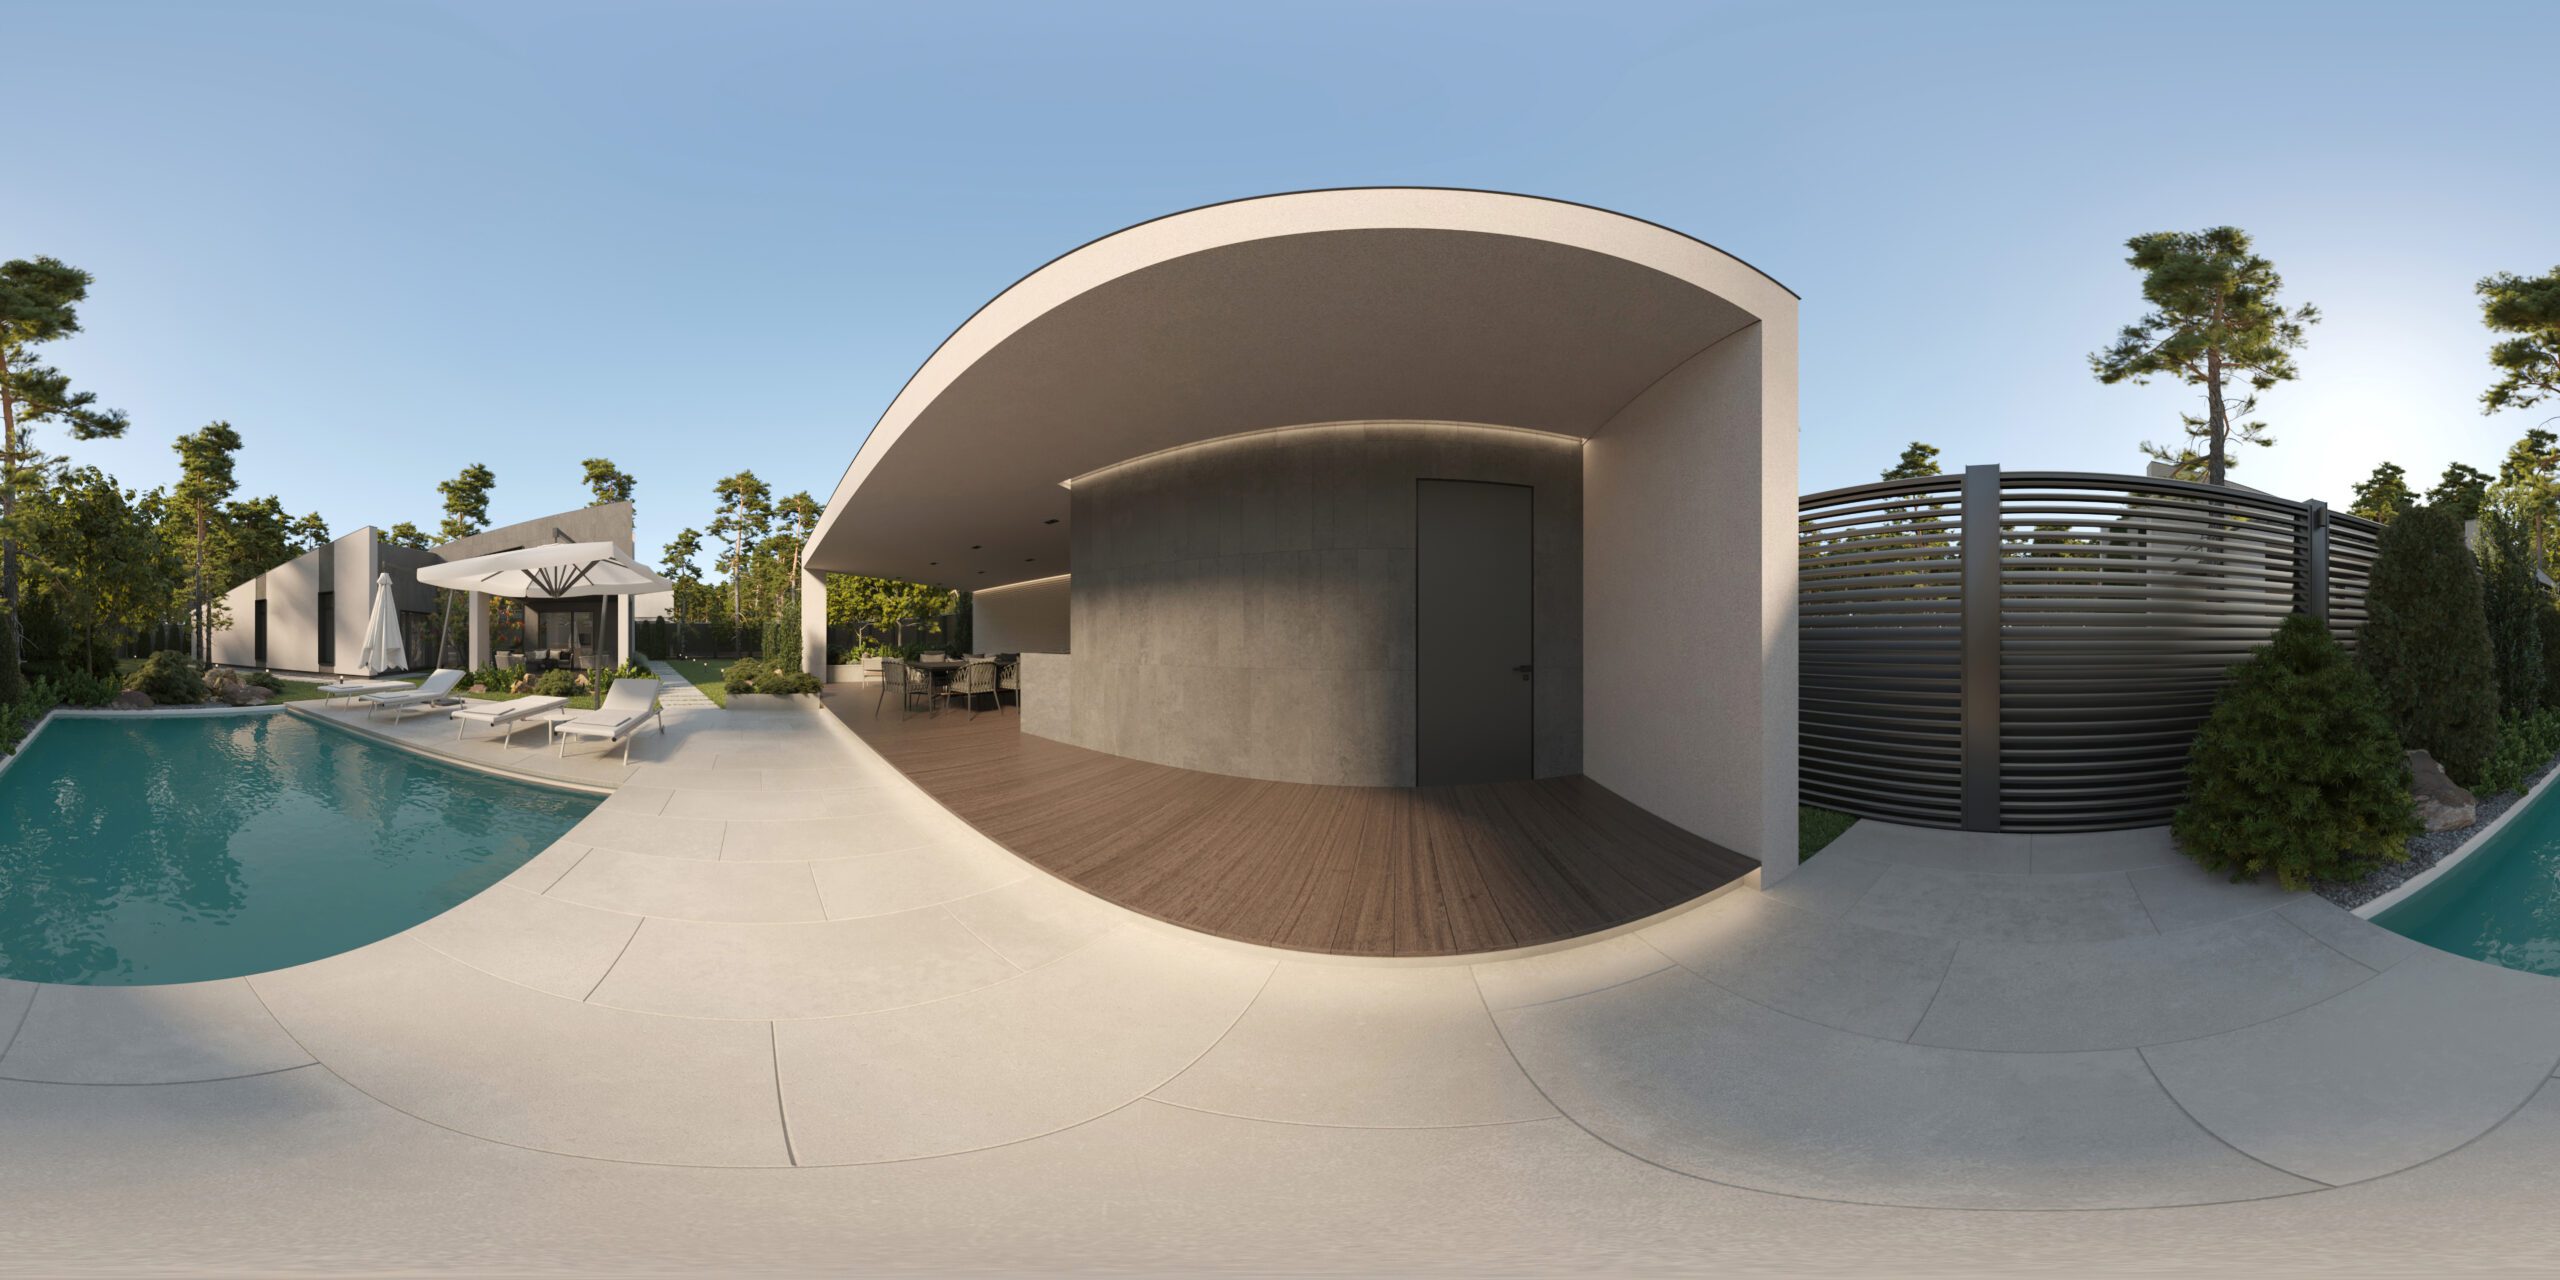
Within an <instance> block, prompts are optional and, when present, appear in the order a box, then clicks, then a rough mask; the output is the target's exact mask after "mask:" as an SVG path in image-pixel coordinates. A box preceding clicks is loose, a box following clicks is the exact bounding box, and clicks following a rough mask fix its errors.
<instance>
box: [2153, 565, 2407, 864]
mask: <svg viewBox="0 0 2560 1280" xmlns="http://www.w3.org/2000/svg"><path fill="white" fill-rule="evenodd" d="M2393 527H2394V528H2398V527H2399V525H2397V524H2395V525H2394V526H2393ZM2170 829H2171V831H2172V832H2174V833H2175V834H2176V836H2177V838H2178V843H2179V845H2180V846H2181V847H2183V848H2184V849H2185V850H2186V851H2187V854H2188V856H2190V857H2192V858H2194V859H2195V860H2196V861H2197V862H2198V863H2201V864H2202V865H2203V866H2204V867H2205V869H2206V870H2209V871H2224V870H2227V871H2229V872H2231V878H2232V879H2234V880H2248V879H2254V878H2256V877H2257V876H2259V875H2261V874H2265V873H2270V872H2271V873H2273V874H2274V875H2275V877H2276V880H2277V882H2278V883H2280V884H2282V885H2283V886H2284V887H2285V888H2287V889H2300V888H2303V887H2304V886H2306V885H2308V884H2309V883H2311V882H2312V881H2314V880H2353V879H2358V878H2361V877H2362V876H2363V875H2364V874H2365V873H2366V872H2369V871H2371V870H2372V869H2373V868H2374V867H2376V866H2378V865H2380V864H2381V863H2384V862H2390V861H2398V860H2399V859H2401V858H2403V857H2406V856H2407V843H2408V838H2409V837H2410V836H2413V835H2416V834H2417V833H2418V820H2417V816H2416V813H2415V812H2414V811H2413V809H2412V808H2411V806H2410V803H2409V766H2408V762H2407V760H2406V758H2405V757H2404V756H2403V755H2402V753H2401V749H2400V744H2399V742H2398V740H2397V739H2396V737H2395V736H2394V734H2393V733H2392V727H2391V720H2390V718H2389V717H2388V716H2387V715H2385V714H2384V712H2383V707H2382V699H2381V696H2380V694H2379V693H2378V692H2377V691H2376V690H2375V688H2374V683H2373V680H2372V678H2371V677H2369V676H2367V675H2366V674H2365V673H2364V672H2363V671H2361V670H2359V669H2358V668H2357V666H2356V664H2355V663H2354V662H2352V661H2350V660H2349V659H2348V657H2347V653H2346V650H2344V649H2342V648H2340V647H2339V645H2338V642H2337V641H2336V640H2335V639H2332V638H2331V637H2330V635H2329V629H2328V628H2327V627H2324V626H2322V625H2320V624H2319V623H2317V622H2314V621H2312V620H2311V619H2310V618H2307V617H2305V616H2303V615H2301V614H2298V613H2297V614H2295V615H2293V616H2292V617H2290V618H2287V619H2285V622H2284V625H2283V626H2282V627H2280V628H2278V629H2277V631H2276V635H2275V639H2274V641H2273V642H2271V643H2269V644H2267V645H2264V646H2262V647H2260V648H2259V649H2257V650H2256V651H2255V652H2253V653H2252V654H2250V656H2249V660H2248V661H2246V662H2243V663H2241V664H2240V665H2239V666H2237V667H2234V668H2232V670H2231V679H2230V682H2229V683H2228V684H2226V685H2224V686H2223V689H2222V694H2221V696H2220V697H2218V698H2216V699H2215V700H2214V704H2213V713H2212V714H2211V715H2209V716H2207V717H2206V718H2205V722H2204V728H2203V729H2202V730H2200V731H2199V732H2198V733H2197V734H2196V742H2195V747H2194V748H2193V750H2192V751H2191V752H2190V753H2189V755H2188V761H2187V800H2186V803H2185V804H2183V805H2181V806H2179V809H2178V812H2177V815H2176V816H2175V817H2174V818H2173V819H2171V822H2170Z"/></svg>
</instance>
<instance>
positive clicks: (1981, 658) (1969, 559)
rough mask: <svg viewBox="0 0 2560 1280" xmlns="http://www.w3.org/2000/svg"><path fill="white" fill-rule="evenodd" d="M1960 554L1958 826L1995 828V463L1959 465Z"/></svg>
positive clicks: (1997, 582)
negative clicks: (1961, 805)
mask: <svg viewBox="0 0 2560 1280" xmlns="http://www.w3.org/2000/svg"><path fill="white" fill-rule="evenodd" d="M1958 519H1959V520H1960V521H1961V522H1962V526H1961V527H1962V534H1961V541H1960V542H1959V543H1958V551H1959V558H1960V559H1961V561H1962V562H1963V565H1964V576H1963V582H1964V590H1963V596H1962V599H1963V602H1964V612H1963V639H1962V647H1961V653H1962V657H1961V658H1960V660H1959V661H1960V663H1961V666H1960V668H1959V672H1960V674H1959V676H1958V683H1957V687H1958V689H1959V690H1961V700H1962V703H1963V707H1964V755H1963V774H1962V776H1963V779H1964V829H1965V830H1967V831H1997V830H1999V829H2000V468H1999V467H1998V466H1996V465H1988V464H1986V465H1982V466H1970V467H1966V468H1965V469H1964V494H1963V507H1962V510H1961V512H1960V514H1959V515H1958Z"/></svg>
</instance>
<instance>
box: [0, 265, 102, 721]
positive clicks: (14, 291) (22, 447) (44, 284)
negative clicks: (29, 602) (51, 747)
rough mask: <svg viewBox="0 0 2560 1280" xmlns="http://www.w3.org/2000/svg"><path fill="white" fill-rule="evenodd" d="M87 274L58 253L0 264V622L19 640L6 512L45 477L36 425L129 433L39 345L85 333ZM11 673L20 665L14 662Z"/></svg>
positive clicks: (14, 543) (79, 432)
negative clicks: (45, 357) (44, 357)
mask: <svg viewBox="0 0 2560 1280" xmlns="http://www.w3.org/2000/svg"><path fill="white" fill-rule="evenodd" d="M89 284H90V276H89V273H88V272H86V271H82V270H80V269H79V268H77V267H72V266H66V265H64V264H63V263H62V262H61V261H60V260H59V259H55V258H17V259H12V260H11V261H8V262H5V263H0V622H5V623H7V625H8V626H9V627H10V628H12V630H11V632H10V635H11V640H12V641H13V646H12V647H13V648H14V641H15V639H16V631H15V630H14V628H15V627H16V625H17V622H16V616H15V615H16V612H17V608H18V538H17V533H16V531H15V529H14V528H12V527H11V525H10V522H9V517H11V516H12V515H15V514H16V513H17V510H18V493H19V491H20V489H21V488H22V487H25V486H30V485H33V484H36V483H38V482H39V480H40V475H39V473H40V471H41V469H42V468H41V467H40V465H39V464H40V462H41V460H42V458H43V455H42V454H41V453H39V452H38V451H37V450H36V448H35V445H34V443H33V441H32V440H31V439H30V437H29V432H30V430H31V429H32V428H33V427H35V426H36V425H37V424H39V423H57V424H60V425H61V427H62V428H63V430H64V431H65V432H66V433H67V434H69V435H70V437H71V438H72V439H74V440H97V439H102V438H106V437H112V436H120V435H123V434H124V429H125V417H124V414H123V413H121V412H119V411H117V410H114V409H101V408H99V407H98V397H97V394H96V393H95V392H90V391H74V390H72V389H71V380H70V378H68V377H67V376H65V375H64V374H63V373H62V372H61V371H60V370H58V369H54V368H52V367H50V366H47V365H45V364H44V363H43V362H42V361H41V360H40V359H39V358H38V357H37V354H36V348H38V347H41V346H43V345H45V344H46V343H49V342H54V341H57V340H59V339H62V338H67V337H70V336H71V335H73V334H75V333H78V332H80V304H81V303H82V302H84V301H86V300H87V299H88V297H89ZM11 670H12V672H13V673H14V671H15V668H14V667H12V669H11Z"/></svg>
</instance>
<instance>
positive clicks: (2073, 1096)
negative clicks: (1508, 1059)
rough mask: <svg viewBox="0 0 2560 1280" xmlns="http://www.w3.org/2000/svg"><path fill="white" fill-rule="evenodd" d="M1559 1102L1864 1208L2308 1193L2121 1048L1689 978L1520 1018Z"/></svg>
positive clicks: (1699, 1156)
mask: <svg viewBox="0 0 2560 1280" xmlns="http://www.w3.org/2000/svg"><path fill="white" fill-rule="evenodd" d="M1499 1022H1500V1024H1501V1026H1502V1029H1503V1033H1504V1036H1505V1038H1506V1039H1507V1040H1508V1041H1509V1042H1510V1044H1511V1047H1512V1049H1513V1051H1514V1052H1516V1053H1517V1054H1518V1055H1519V1058H1520V1061H1521V1064H1522V1065H1523V1066H1524V1067H1526V1068H1527V1069H1528V1072H1529V1074H1530V1076H1531V1078H1533V1079H1535V1080H1536V1081H1537V1082H1538V1085H1539V1087H1540V1088H1541V1089H1542V1090H1544V1091H1545V1093H1546V1095H1547V1096H1548V1097H1549V1098H1551V1099H1553V1100H1554V1102H1555V1104H1556V1106H1557V1107H1558V1108H1560V1109H1561V1110H1563V1112H1564V1113H1565V1114H1566V1115H1567V1116H1569V1117H1571V1118H1572V1119H1573V1120H1574V1121H1575V1122H1576V1123H1578V1124H1581V1125H1582V1126H1583V1127H1585V1128H1587V1129H1589V1130H1591V1131H1592V1132H1593V1133H1594V1134H1597V1135H1598V1136H1599V1137H1600V1138H1602V1139H1603V1140H1605V1141H1607V1142H1609V1143H1611V1144H1612V1145H1614V1146H1617V1147H1619V1148H1621V1149H1623V1150H1626V1151H1628V1152H1630V1153H1632V1154H1634V1155H1637V1156H1639V1157H1641V1158H1643V1159H1646V1160H1651V1161H1654V1162H1656V1163H1659V1164H1661V1165H1663V1166H1665V1167H1667V1168H1672V1169H1677V1170H1680V1171H1682V1172H1685V1173H1690V1174H1693V1175H1695V1176H1698V1177H1701V1178H1708V1179H1712V1180H1715V1181H1719V1182H1728V1183H1733V1184H1736V1185H1740V1186H1746V1187H1752V1188H1757V1189H1762V1190H1769V1191H1777V1192H1782V1193H1785V1194H1789V1195H1801V1196H1813V1197H1818V1198H1822V1199H1831V1200H1845V1201H1854V1202H1860V1203H1871V1204H1901V1205H1927V1206H1940V1207H1959V1208H1985V1209H1988V1208H2126V1207H2136V1206H2144V1205H2171V1204H2191V1203H2199V1202H2209V1201H2217V1200H2233V1199H2246V1198H2251V1197H2257V1196H2270V1195H2283V1194H2288V1193H2291V1192H2296V1191H2301V1190H2306V1189H2309V1188H2310V1187H2311V1185H2312V1184H2310V1183H2308V1182H2305V1181H2303V1180H2301V1179H2298V1178H2293V1177H2289V1176H2286V1175H2284V1174H2281V1173H2278V1172H2276V1171H2274V1170H2271V1169H2269V1168H2267V1167H2266V1166H2264V1165H2262V1164H2259V1163H2257V1162H2255V1161H2252V1160H2250V1159H2248V1158H2246V1157H2244V1156H2242V1155H2239V1154H2238V1153H2236V1152H2234V1151H2232V1150H2231V1149H2230V1148H2228V1147H2226V1146H2224V1145H2223V1144H2222V1143H2220V1142H2218V1141H2216V1140H2215V1139H2214V1137H2213V1135H2211V1134H2209V1133H2207V1132H2205V1131H2204V1130H2203V1129H2200V1128H2198V1127H2197V1126H2196V1124H2195V1122H2193V1121H2191V1120H2189V1119H2188V1118H2187V1117H2186V1115H2185V1114H2184V1113H2183V1112H2181V1111H2180V1110H2179V1109H2178V1107H2177V1104H2176V1103H2174V1102H2172V1101H2171V1100H2170V1098H2169V1097H2168V1095H2167V1094H2165V1093H2163V1092H2162V1091H2161V1089H2160V1087H2159V1085H2158V1084H2157V1083H2155V1082H2154V1081H2153V1080H2152V1078H2151V1073H2150V1072H2149V1071H2148V1070H2147V1069H2146V1068H2145V1067H2144V1065H2143V1062H2142V1059H2141V1058H2140V1057H2139V1056H2138V1055H2137V1054H2135V1053H2133V1052H2132V1051H2115V1052H2104V1053H2035V1054H2004V1053H1977V1052H1970V1051H1966V1050H1956V1049H1940V1048H1933V1047H1929V1046H1923V1045H1911V1044H1902V1043H1897V1042H1893V1041H1888V1040H1879V1039H1875V1038H1873V1037H1868V1036H1861V1035H1855V1034H1852V1033H1849V1032H1844V1031H1838V1030H1834V1029H1832V1028H1829V1027H1824V1026H1820V1025H1817V1024H1815V1023H1811V1022H1807V1021H1804V1020H1802V1019H1800V1018H1794V1017H1790V1016H1788V1015H1786V1014H1782V1013H1778V1012H1776V1011H1774V1010H1771V1009H1767V1008H1764V1007H1762V1006H1759V1005H1756V1004H1753V1003H1751V1002H1750V1001H1747V1000H1744V999H1742V998H1741V997H1739V996H1736V995H1733V994H1731V993H1729V992H1726V991H1724V990H1722V989H1721V988H1719V987H1717V986H1715V985H1714V984H1712V983H1709V982H1707V981H1706V980H1704V979H1701V978H1697V977H1694V976H1692V975H1690V974H1688V973H1686V972H1685V971H1672V972H1666V973H1662V974H1657V975H1655V976H1653V977H1649V978H1642V979H1638V980H1637V981H1635V982H1631V983H1627V984H1625V985H1623V986H1618V987H1612V988H1610V989H1608V990H1606V991H1602V992H1599V993H1596V994H1593V995H1589V996H1583V997H1579V998H1577V999H1572V1000H1563V1001H1557V1002H1554V1003H1550V1004H1542V1005H1536V1006H1532V1007H1529V1008H1525V1009H1516V1010H1512V1011H1510V1012H1508V1013H1505V1014H1502V1015H1501V1016H1500V1018H1499Z"/></svg>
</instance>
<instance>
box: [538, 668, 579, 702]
mask: <svg viewBox="0 0 2560 1280" xmlns="http://www.w3.org/2000/svg"><path fill="white" fill-rule="evenodd" d="M533 691H534V692H535V693H538V694H541V695H542V696H543V697H546V698H574V697H576V696H578V673H577V672H575V671H571V670H569V669H568V668H567V667H553V668H552V669H550V670H549V671H545V672H543V673H542V674H541V675H538V676H535V677H534V678H533Z"/></svg>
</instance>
